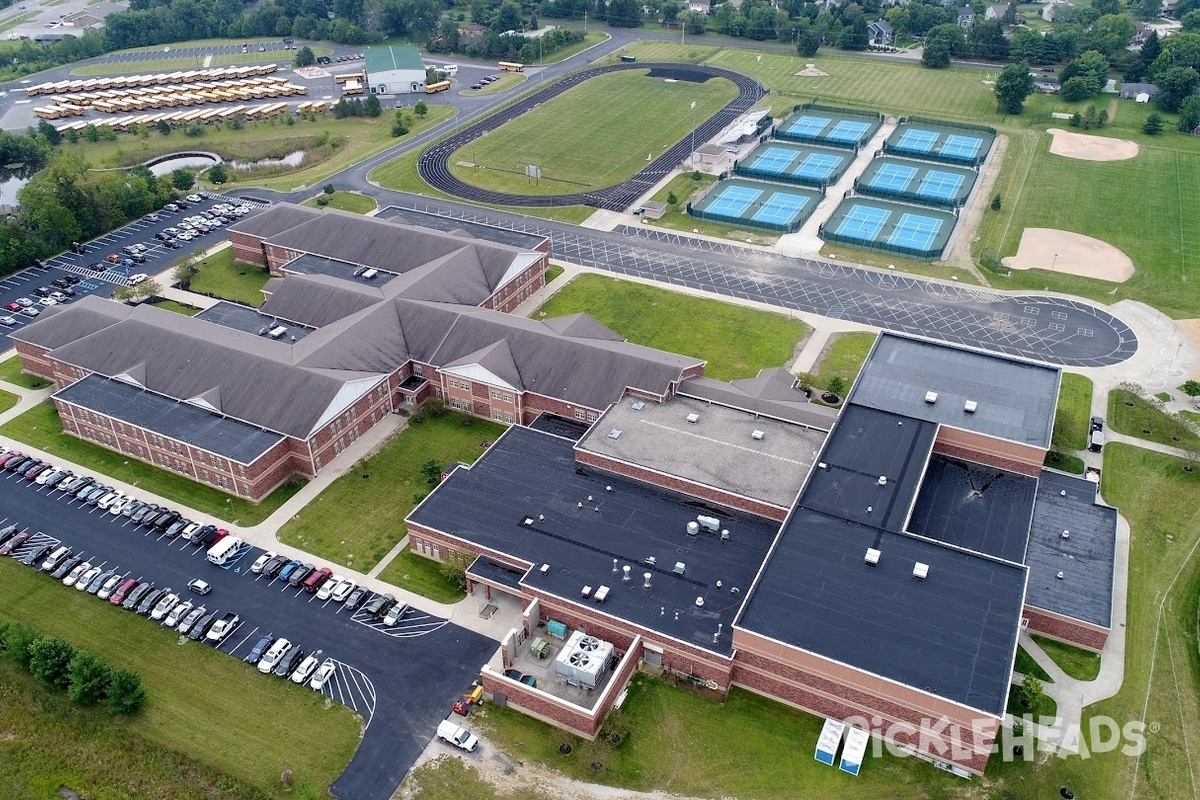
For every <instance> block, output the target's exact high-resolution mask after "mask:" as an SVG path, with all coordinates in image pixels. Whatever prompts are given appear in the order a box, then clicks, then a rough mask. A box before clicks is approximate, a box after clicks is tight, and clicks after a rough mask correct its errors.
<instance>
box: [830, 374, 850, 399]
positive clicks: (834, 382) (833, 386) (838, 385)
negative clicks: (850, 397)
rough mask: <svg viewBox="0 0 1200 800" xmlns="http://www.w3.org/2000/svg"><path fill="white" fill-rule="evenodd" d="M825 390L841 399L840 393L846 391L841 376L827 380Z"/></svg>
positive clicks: (844, 381)
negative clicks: (827, 384) (827, 383)
mask: <svg viewBox="0 0 1200 800" xmlns="http://www.w3.org/2000/svg"><path fill="white" fill-rule="evenodd" d="M826 388H828V389H829V391H831V392H833V393H834V394H836V395H837V396H838V397H841V396H842V393H843V392H845V391H846V380H845V378H843V377H842V376H841V375H834V376H833V377H832V378H830V379H829V386H828V387H826Z"/></svg>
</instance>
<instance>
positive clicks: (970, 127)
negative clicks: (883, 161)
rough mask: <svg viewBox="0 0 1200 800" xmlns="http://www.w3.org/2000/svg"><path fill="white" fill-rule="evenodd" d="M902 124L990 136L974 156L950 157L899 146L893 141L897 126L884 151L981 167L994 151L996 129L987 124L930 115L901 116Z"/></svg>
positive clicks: (898, 130)
mask: <svg viewBox="0 0 1200 800" xmlns="http://www.w3.org/2000/svg"><path fill="white" fill-rule="evenodd" d="M900 124H901V125H921V126H927V127H928V128H930V129H931V130H934V131H936V132H938V133H949V134H953V133H954V132H955V131H973V132H975V133H982V134H985V135H986V136H987V137H988V138H987V140H986V141H984V142H983V143H982V145H981V146H980V148H979V152H978V153H976V155H975V156H974V157H972V158H958V157H948V156H943V155H939V154H937V153H933V152H929V151H917V150H913V149H910V148H905V147H901V146H899V143H898V142H895V143H894V142H893V139H895V137H896V136H897V135H898V134H899V133H900V128H899V127H897V129H896V130H895V131H894V132H893V133H892V135H891V136H889V137H888V138H887V140H886V141H885V142H884V143H883V152H885V153H887V154H889V155H899V156H904V157H905V158H919V159H923V160H925V161H939V162H942V163H949V164H957V165H959V166H969V167H979V166H981V165H982V164H983V162H985V161H987V157H988V155H989V154H990V153H991V152H992V145H993V144H995V141H996V129H995V128H992V127H989V126H987V125H976V124H973V123H970V122H946V121H944V120H939V119H930V118H929V117H901V118H900Z"/></svg>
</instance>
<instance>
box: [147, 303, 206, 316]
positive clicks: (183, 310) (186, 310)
mask: <svg viewBox="0 0 1200 800" xmlns="http://www.w3.org/2000/svg"><path fill="white" fill-rule="evenodd" d="M154 307H155V308H161V309H162V310H163V311H173V312H175V313H176V314H183V315H184V316H186V317H194V316H196V315H197V314H199V313H200V309H198V308H196V307H195V306H185V305H184V304H183V303H176V302H175V301H174V300H159V301H158V302H157V303H155V304H154Z"/></svg>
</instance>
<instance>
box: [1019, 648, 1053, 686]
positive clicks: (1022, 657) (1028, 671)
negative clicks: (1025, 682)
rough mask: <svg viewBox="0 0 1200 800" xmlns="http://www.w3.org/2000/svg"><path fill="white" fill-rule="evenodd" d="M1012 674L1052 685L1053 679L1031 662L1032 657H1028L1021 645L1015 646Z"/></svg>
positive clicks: (1035, 663)
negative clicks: (1015, 655) (1014, 661)
mask: <svg viewBox="0 0 1200 800" xmlns="http://www.w3.org/2000/svg"><path fill="white" fill-rule="evenodd" d="M1013 672H1016V673H1020V674H1021V675H1032V676H1033V677H1035V678H1037V679H1038V680H1039V681H1041V682H1042V683H1054V679H1053V678H1051V677H1050V673H1048V672H1046V670H1044V669H1042V668H1041V666H1040V665H1039V664H1038V663H1037V662H1036V661H1034V660H1033V656H1031V655H1029V653H1028V652H1027V651H1026V650H1025V648H1024V647H1021V645H1017V662H1016V664H1015V665H1014V666H1013Z"/></svg>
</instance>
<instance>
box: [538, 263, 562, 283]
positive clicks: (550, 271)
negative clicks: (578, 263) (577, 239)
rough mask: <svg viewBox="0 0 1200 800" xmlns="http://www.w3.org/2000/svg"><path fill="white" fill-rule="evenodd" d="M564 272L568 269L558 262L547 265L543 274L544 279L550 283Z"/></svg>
mask: <svg viewBox="0 0 1200 800" xmlns="http://www.w3.org/2000/svg"><path fill="white" fill-rule="evenodd" d="M564 272H566V270H565V269H563V268H562V267H560V266H559V265H558V264H551V265H550V266H548V267H546V274H545V275H544V276H543V279H544V280H545V281H546V284H547V285H549V284H550V282H551V281H554V280H557V279H558V276H559V275H562V274H563V273H564Z"/></svg>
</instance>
